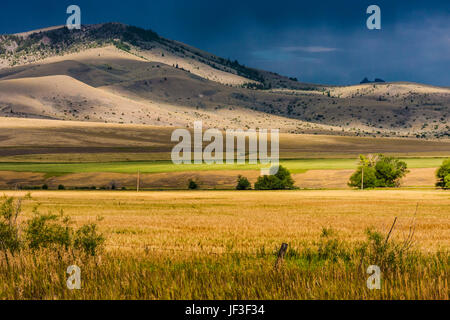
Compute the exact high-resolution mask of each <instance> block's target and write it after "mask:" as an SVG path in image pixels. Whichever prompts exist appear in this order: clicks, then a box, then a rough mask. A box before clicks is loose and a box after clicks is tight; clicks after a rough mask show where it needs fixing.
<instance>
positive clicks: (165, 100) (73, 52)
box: [0, 23, 450, 138]
mask: <svg viewBox="0 0 450 320" xmlns="http://www.w3.org/2000/svg"><path fill="white" fill-rule="evenodd" d="M2 48H3V49H2ZM2 67H3V68H2ZM61 76H66V78H64V80H63V79H61V78H57V79H58V81H61V84H62V86H60V87H55V85H54V82H55V77H61ZM74 79H75V80H74ZM77 81H78V82H77ZM64 83H66V84H67V85H63V84H64ZM37 84H39V85H41V86H42V87H41V89H40V90H39V93H36V90H35V88H36V85H37ZM75 84H76V85H75ZM66 86H68V87H70V88H71V90H70V91H67V90H64V87H66ZM52 88H53V89H52ZM96 97H98V101H97V99H96ZM449 102H450V90H449V89H448V88H440V87H433V86H427V85H422V84H414V83H379V84H372V83H371V84H364V85H357V86H345V87H330V86H328V87H327V86H321V85H310V84H302V83H300V82H297V81H293V80H292V79H288V78H286V77H282V76H279V75H276V74H274V73H270V72H268V71H261V70H255V69H252V68H248V67H245V66H243V65H241V64H239V63H238V62H236V61H230V60H228V59H223V58H220V57H217V56H215V55H213V54H210V53H206V52H204V51H201V50H199V49H196V48H193V47H191V46H188V45H186V44H182V43H180V42H177V41H172V40H168V39H164V38H162V37H160V36H159V35H157V34H156V33H155V32H153V31H151V30H143V29H139V28H136V27H131V26H126V25H123V24H118V23H108V24H101V25H93V26H84V27H83V28H82V30H79V31H69V30H67V29H65V28H63V27H62V28H55V29H50V30H42V31H37V32H31V33H26V34H22V35H10V36H8V35H5V36H1V37H0V115H2V116H7V117H23V118H27V117H28V118H47V119H61V120H78V121H95V122H108V123H111V122H113V123H127V124H131V123H133V124H136V123H138V124H150V125H160V126H183V127H189V126H192V122H193V121H194V120H202V121H203V122H204V125H205V126H206V127H219V128H220V129H225V128H279V129H280V130H281V131H282V132H287V133H304V134H308V133H322V134H323V133H325V134H332V135H353V136H377V137H379V136H389V137H414V138H448V136H449V134H450V129H449V126H448V123H449V116H450V113H449V107H450V106H449Z"/></svg>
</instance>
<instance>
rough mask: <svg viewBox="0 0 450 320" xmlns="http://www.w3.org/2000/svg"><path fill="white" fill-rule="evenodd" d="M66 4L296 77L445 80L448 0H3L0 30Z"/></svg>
mask: <svg viewBox="0 0 450 320" xmlns="http://www.w3.org/2000/svg"><path fill="white" fill-rule="evenodd" d="M70 4H77V5H79V6H80V7H81V11H82V23H83V24H92V23H101V22H111V21H116V22H123V23H127V24H131V25H136V26H139V27H143V28H150V29H152V30H154V31H156V32H158V33H159V34H160V35H162V36H164V37H167V38H170V39H175V40H179V41H182V42H185V43H187V44H190V45H193V46H195V47H198V48H200V49H203V50H206V51H209V52H211V53H214V54H217V55H219V56H222V57H224V58H230V59H233V60H234V59H237V60H238V61H239V62H240V63H243V64H245V65H247V66H251V67H256V68H261V69H266V70H270V71H274V72H277V73H280V74H283V75H287V76H291V77H297V78H298V79H299V80H300V81H303V82H312V83H324V84H337V85H341V84H342V85H343V84H353V83H358V82H359V81H361V80H362V79H363V78H364V77H368V78H369V79H372V80H373V79H374V78H382V79H384V80H386V81H413V82H422V83H428V84H433V85H441V86H450V1H449V0H441V1H437V0H427V1H424V0H422V1H418V0H408V1H403V0H370V1H366V0H349V1H337V0H321V1H301V0H297V1H294V0H290V1H287V0H277V1H273V0H272V1H266V0H258V1H255V0H241V1H237V0H228V1H215V0H213V1H211V0H209V1H207V0H184V1H181V0H164V1H162V0H152V1H147V0H127V1H123V0H108V1H103V0H95V1H92V0H70V1H66V0H52V1H45V0H34V1H31V0H30V1H27V0H22V1H10V0H3V1H2V6H1V11H0V33H3V34H4V33H16V32H22V31H27V30H31V29H37V28H42V27H47V26H53V25H62V24H65V21H66V19H67V16H68V15H67V14H66V8H67V6H68V5H70ZM372 4H375V5H378V6H379V7H380V8H381V30H368V29H367V27H366V20H367V18H368V16H369V15H368V14H366V9H367V7H368V6H369V5H372Z"/></svg>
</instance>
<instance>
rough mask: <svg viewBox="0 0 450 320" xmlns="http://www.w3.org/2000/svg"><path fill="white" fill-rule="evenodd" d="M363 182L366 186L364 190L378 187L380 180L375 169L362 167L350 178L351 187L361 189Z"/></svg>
mask: <svg viewBox="0 0 450 320" xmlns="http://www.w3.org/2000/svg"><path fill="white" fill-rule="evenodd" d="M363 170H364V173H363ZM361 181H362V182H363V184H364V188H376V187H378V180H377V177H376V172H375V168H374V167H369V166H360V167H359V168H358V169H356V172H355V173H354V174H353V175H352V176H351V177H350V182H349V183H348V184H349V186H351V187H356V188H361Z"/></svg>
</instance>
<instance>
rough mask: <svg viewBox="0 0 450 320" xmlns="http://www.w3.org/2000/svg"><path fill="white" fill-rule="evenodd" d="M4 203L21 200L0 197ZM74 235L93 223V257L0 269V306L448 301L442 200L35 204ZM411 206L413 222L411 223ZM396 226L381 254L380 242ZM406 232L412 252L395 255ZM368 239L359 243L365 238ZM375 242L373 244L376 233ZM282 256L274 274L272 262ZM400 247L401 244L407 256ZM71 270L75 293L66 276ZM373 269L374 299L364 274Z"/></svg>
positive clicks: (328, 196)
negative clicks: (96, 240) (102, 242)
mask: <svg viewBox="0 0 450 320" xmlns="http://www.w3.org/2000/svg"><path fill="white" fill-rule="evenodd" d="M7 194H9V195H12V194H14V195H16V196H18V195H23V194H24V193H18V192H16V193H13V192H8V193H7ZM32 197H33V199H34V201H33V202H26V203H24V213H25V217H24V218H26V217H28V216H29V215H30V214H31V209H32V207H33V206H34V204H35V203H36V201H38V202H39V203H40V204H41V205H40V209H39V210H41V211H42V212H46V211H53V212H58V211H59V210H60V209H63V210H64V212H65V214H66V215H69V216H71V218H72V219H73V220H74V221H75V224H77V225H81V224H83V223H86V222H90V221H92V220H94V219H95V217H96V216H99V215H100V216H103V217H104V219H103V220H102V221H101V222H99V223H98V224H99V228H100V231H101V232H103V234H104V235H105V236H106V238H107V243H106V248H105V250H104V252H103V253H101V254H100V255H99V256H97V257H87V256H84V255H78V254H75V255H74V254H71V253H68V252H60V251H58V250H51V251H48V250H43V251H39V252H34V253H33V252H28V251H24V252H21V253H20V254H17V255H16V256H15V257H14V258H12V259H10V265H9V266H8V265H6V264H5V263H4V261H2V263H1V266H0V298H3V299H448V298H449V290H448V270H449V268H448V266H449V261H450V260H449V254H448V252H449V251H448V248H449V245H450V235H449V233H448V230H449V229H450V225H449V224H450V219H449V215H450V210H449V208H450V199H449V194H448V193H446V192H443V191H404V190H403V191H389V190H383V191H364V192H359V191H292V192H290V191H288V192H225V191H220V192H219V191H217V192H215V191H206V192H202V191H200V192H142V193H133V192H34V193H32ZM417 203H419V206H418V210H417V214H414V212H415V209H416V206H417ZM394 217H398V221H397V224H396V225H395V228H394V231H393V232H392V234H391V236H390V238H389V241H388V242H387V243H388V245H385V237H386V235H387V234H388V232H389V229H390V227H391V225H392V222H393V218H394ZM412 225H414V226H415V227H414V230H415V232H414V238H413V240H414V242H415V243H414V244H413V246H412V247H411V248H410V249H409V250H403V249H402V248H403V244H404V243H405V239H407V238H408V235H409V234H410V227H411V226H412ZM371 227H372V231H371V232H369V233H367V231H366V230H367V228H371ZM374 230H378V231H380V232H375V231H374ZM282 242H287V243H288V244H289V249H288V252H287V254H286V258H285V261H284V263H283V265H282V267H281V268H280V269H279V270H278V271H275V270H274V267H273V266H274V262H275V259H276V250H277V249H278V248H279V245H280V244H281V243H282ZM408 247H409V244H408ZM72 264H76V265H78V266H79V267H80V268H81V270H82V289H81V290H75V291H71V290H68V289H67V287H66V280H67V276H68V275H67V274H66V273H65V272H66V269H67V267H68V266H69V265H72ZM370 264H378V265H380V267H381V268H382V272H383V274H382V287H381V290H368V289H367V287H366V280H367V277H368V275H367V274H366V269H367V267H368V265H370Z"/></svg>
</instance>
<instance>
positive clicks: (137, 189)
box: [136, 170, 141, 192]
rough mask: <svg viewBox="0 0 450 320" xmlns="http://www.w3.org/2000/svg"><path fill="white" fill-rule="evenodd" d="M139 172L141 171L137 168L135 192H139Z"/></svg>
mask: <svg viewBox="0 0 450 320" xmlns="http://www.w3.org/2000/svg"><path fill="white" fill-rule="evenodd" d="M140 174H141V172H140V171H139V170H138V172H137V181H136V192H139V184H140V178H141V177H140Z"/></svg>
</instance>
